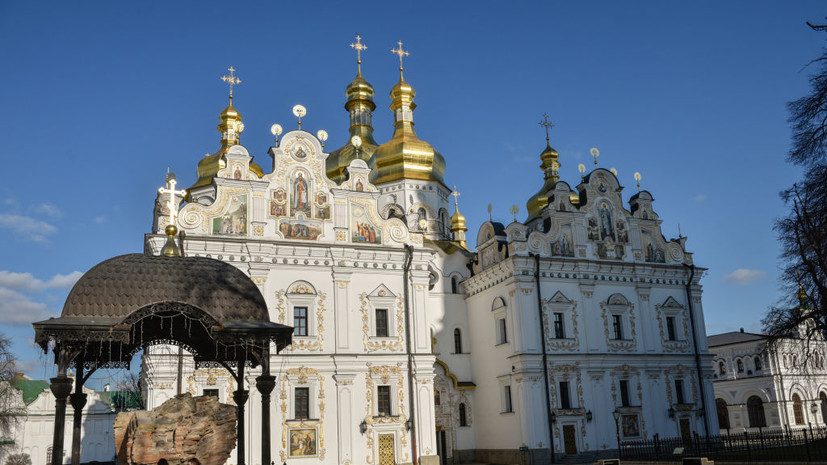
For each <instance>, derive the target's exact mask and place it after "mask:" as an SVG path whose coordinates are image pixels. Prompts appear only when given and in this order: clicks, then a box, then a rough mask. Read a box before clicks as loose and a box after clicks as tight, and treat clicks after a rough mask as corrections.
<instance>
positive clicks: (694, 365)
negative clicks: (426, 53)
mask: <svg viewBox="0 0 827 465" xmlns="http://www.w3.org/2000/svg"><path fill="white" fill-rule="evenodd" d="M373 95H374V91H373V88H372V87H371V86H370V84H368V83H367V81H366V80H365V79H364V78H363V76H362V74H361V71H360V72H359V73H358V75H357V77H356V79H355V80H354V81H353V82H351V83H350V84H349V85H348V86H347V103H346V105H345V108H346V109H347V110H348V112H349V113H350V121H351V128H350V132H351V134H350V135H351V136H358V138H354V137H351V139H350V140H349V141H348V142H347V143H346V144H345V145H344V146H343V147H341V148H340V149H337V150H334V151H332V152H329V153H328V152H325V149H324V145H323V144H324V141H325V140H326V138H327V135H326V133H318V134H317V135H314V134H312V133H310V132H307V131H306V130H305V129H306V128H301V129H297V130H292V131H289V132H287V133H286V134H283V135H281V132H280V128H274V133H275V134H278V135H280V136H281V138H280V140H279V139H278V135H277V141H276V144H275V145H274V146H273V147H270V148H269V150H268V151H267V153H268V154H269V156H270V157H271V158H272V164H270V163H269V162H268V163H267V165H268V169H266V170H264V169H262V168H261V166H260V165H259V164H257V163H256V162H254V161H253V157H252V156H251V155H250V153H249V152H248V150H247V149H246V148H245V147H244V146H242V145H240V142H239V141H240V139H239V138H240V134H241V133H242V131H243V124H242V123H241V115H240V114H239V112H238V111H237V110H236V109H235V108H234V107H233V106H232V95H231V96H230V99H231V100H230V105H229V106H228V107H227V108H226V109H225V110H224V111H223V112H222V113H221V123H220V125H219V126H218V130H219V132H221V134H222V141H221V142H222V144H221V147H220V149H219V150H218V151H217V152H216V153H214V154H212V155H208V156H206V157H204V158H202V159H201V160H200V161H199V162H198V170H197V173H198V178H197V180H196V181H195V183H194V184H193V185H192V186H191V187H190V188H189V189H187V191H186V194H185V196H186V203H185V204H183V202H181V198H180V197H179V196H173V201H174V205H175V206H174V207H173V210H174V211H175V212H176V215H177V217H176V218H175V221H176V223H177V226H178V228H179V230H181V231H183V232H184V233H185V235H184V236H183V237H179V238H178V240H179V242H180V243H181V244H182V248H183V251H184V254H185V255H188V256H193V255H194V256H205V257H212V258H216V259H219V260H225V261H227V262H229V263H232V264H234V265H235V266H238V267H239V268H240V269H242V270H244V271H245V272H247V273H248V274H249V276H250V277H251V278H252V279H253V280H254V281H255V282H256V283H257V284H258V285H259V286H260V290H261V292H262V294H263V295H264V297H265V299H266V301H267V303H268V306H269V308H270V316H271V318H272V319H273V321H276V322H279V323H283V324H287V325H290V326H293V327H295V328H296V329H295V332H294V336H293V345H292V347H291V348H289V349H287V350H285V351H283V352H282V353H281V354H280V355H278V356H275V355H274V356H273V359H272V362H271V366H272V367H273V372H274V374H276V375H277V376H278V382H277V386H276V390H275V391H274V393H273V399H274V404H275V405H274V406H273V407H274V408H273V409H272V412H273V413H272V419H273V422H274V428H273V431H274V433H273V434H274V437H273V438H272V439H273V441H272V443H273V457H274V459H275V460H276V461H286V462H288V463H294V461H295V462H296V463H305V464H315V463H324V464H341V465H349V464H352V463H358V464H365V463H366V464H369V465H388V464H391V463H411V462H412V461H414V460H416V461H420V462H422V463H423V464H424V465H432V464H436V463H437V462H438V461H442V463H451V462H465V461H478V462H487V463H516V462H517V461H519V460H522V459H524V458H527V457H528V455H531V456H532V457H533V458H534V459H542V458H544V457H545V458H548V456H549V453H550V442H549V437H550V436H551V435H553V438H554V439H553V448H554V451H555V453H556V454H563V453H567V454H574V453H583V452H592V453H593V452H596V451H606V450H610V449H614V448H616V447H617V442H616V438H615V436H616V433H619V435H620V436H621V438H649V437H652V435H654V434H656V433H659V434H660V435H661V436H664V435H667V436H676V435H680V434H691V433H692V432H697V433H700V434H704V433H705V432H706V430H707V429H709V430H711V431H717V430H718V427H717V422H716V420H715V416H714V415H711V414H709V412H711V410H710V409H711V408H712V406H713V401H714V397H713V391H712V385H711V382H710V379H711V377H712V372H711V371H710V369H709V367H710V357H709V354H708V351H707V347H706V337H705V327H704V320H703V308H702V305H701V287H700V284H699V280H700V277H701V274H702V273H701V271H702V270H701V269H698V270H696V269H695V268H694V267H693V266H692V263H693V261H692V254H690V253H688V252H687V251H686V249H685V243H686V239H685V238H678V239H672V240H667V239H665V238H664V237H663V236H662V234H661V230H660V220H659V219H658V215H657V214H656V213H655V211H654V210H653V208H652V201H653V198H652V196H651V195H650V194H649V193H648V192H646V191H641V192H639V193H637V194H635V195H633V196H632V197H631V198H629V199H627V201H628V207H626V206H624V199H623V196H622V193H621V191H622V187H621V186H620V185H619V183H618V180H617V178H616V176H615V175H614V174H613V173H611V172H610V171H607V170H604V169H595V170H594V171H592V172H591V173H588V174H585V175H584V176H583V178H582V180H581V182H580V184H579V185H577V186H576V188H575V189H571V188H570V187H569V185H568V184H566V183H565V182H562V181H559V178H558V174H557V170H558V168H559V166H560V160H559V156H558V154H557V152H556V151H554V150H553V149H552V148H551V147H550V146H547V147H546V150H545V151H543V153H542V154H541V160H542V163H543V171H544V176H545V183H544V185H543V188H542V189H541V190H540V191H539V192H538V193H537V195H535V196H534V197H532V198H531V199H530V200H529V202H528V210H529V212H528V213H529V217H528V219H527V220H526V221H525V222H524V223H520V222H516V221H515V222H512V223H511V224H509V225H508V226H507V227H504V226H503V225H501V224H500V223H496V222H493V221H492V222H487V223H485V224H484V225H483V226H482V227H481V228H480V230H479V232H478V234H477V241H476V249H477V251H476V253H474V252H471V251H469V250H468V248H467V244H466V239H465V230H466V229H465V219H464V217H462V215H460V214H459V212H458V211H457V210H456V208H457V207H456V203H455V209H454V213H453V216H450V217H449V212H450V205H449V202H450V194H451V189H449V188H448V187H447V183H446V182H445V179H444V176H445V159H444V158H443V156H442V155H441V154H439V152H437V151H436V150H435V149H434V148H433V147H432V146H431V145H429V144H428V143H427V142H424V141H422V140H421V139H419V138H418V137H417V135H416V134H415V133H414V130H413V110H414V108H416V105H415V103H414V95H415V92H414V90H413V88H412V87H411V86H410V85H409V84H408V83H407V82H405V81H404V79H403V78H402V74H401V69H400V80H399V82H398V84H396V85H395V86H394V87H393V89H392V90H391V99H392V101H393V103H392V104H391V110H392V111H393V112H394V122H395V123H394V126H395V132H394V135H393V137H392V138H391V140H389V141H387V142H385V143H377V142H375V141H374V140H373V135H372V132H373V130H372V118H373V115H372V111H373V110H374V109H375V105H374V104H373ZM431 111H434V110H433V109H432V110H431ZM298 113H301V111H299V112H298ZM196 150H197V149H196V148H193V151H194V152H195V151H196ZM563 162H565V160H564V161H563ZM259 163H260V160H259ZM528 175H529V176H532V174H530V173H528ZM459 181H460V180H458V182H457V184H459V183H460V182H459ZM558 181H559V182H558ZM465 182H466V183H470V182H474V181H473V180H465ZM538 184H539V181H538ZM167 187H168V188H174V185H170V184H168V186H167ZM169 200H170V194H168V193H162V194H159V195H158V197H157V199H156V204H155V211H154V224H153V231H152V233H150V234H148V235H147V236H146V249H147V251H148V252H149V253H154V254H158V253H160V252H161V250H162V248H163V245H164V243H165V240H166V237H165V236H164V234H163V233H164V230H165V227H166V226H167V225H168V224H169V223H170V221H171V217H170V214H171V210H170V208H169V207H168V202H169ZM535 256H536V257H538V258H537V259H535ZM538 267H539V275H538V274H537V270H538ZM408 270H409V271H408ZM538 283H539V286H538ZM538 303H540V308H538ZM693 341H698V343H697V344H694V343H693ZM543 347H545V349H546V353H545V354H543ZM143 367H144V376H145V382H146V386H147V387H146V389H147V396H146V398H147V399H148V407H149V408H152V407H154V406H157V405H160V403H162V402H163V401H164V400H166V399H168V398H170V397H172V396H174V395H175V394H176V393H177V392H179V390H180V391H187V392H191V393H193V394H197V395H199V394H211V395H217V396H219V398H220V399H221V400H222V401H224V402H231V401H232V396H231V392H232V391H233V390H234V389H236V386H234V382H233V380H232V379H231V377H230V376H229V375H228V374H227V373H226V372H224V371H222V370H217V369H199V370H194V366H193V365H192V363H191V361H189V360H186V359H185V361H184V362H183V363H181V364H180V365H179V357H178V349H176V348H170V347H165V346H158V347H156V348H154V349H152V350H150V351H148V352H147V354H146V355H145V356H144V360H143ZM179 373H180V375H179ZM256 376H257V373H256V372H255V371H253V372H252V373H249V375H248V380H247V381H248V383H249V386H253V385H254V384H255V381H254V379H255V377H256ZM179 386H180V388H179ZM258 405H260V398H259V394H258V392H257V391H256V390H255V389H254V388H253V389H251V390H250V400H249V401H248V403H247V412H248V415H247V419H246V421H248V422H249V425H248V427H247V431H249V435H248V437H247V442H248V444H247V445H246V450H247V451H248V458H247V461H248V463H251V464H256V463H258V460H259V459H258V457H260V444H261V441H260V438H259V437H257V436H256V435H257V434H260V432H258V430H257V428H255V427H254V425H258V424H259V421H260V419H259V417H258V415H260V413H259V411H258V407H257V406H258ZM549 407H550V408H549ZM705 413H706V415H705ZM615 415H616V416H617V417H615ZM550 431H551V435H550ZM231 460H235V458H233V459H231Z"/></svg>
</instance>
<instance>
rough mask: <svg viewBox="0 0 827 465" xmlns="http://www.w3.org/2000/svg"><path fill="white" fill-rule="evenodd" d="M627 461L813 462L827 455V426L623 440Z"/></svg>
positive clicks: (622, 448) (621, 454) (622, 451)
mask: <svg viewBox="0 0 827 465" xmlns="http://www.w3.org/2000/svg"><path fill="white" fill-rule="evenodd" d="M620 456H621V459H623V460H640V461H648V460H653V461H654V460H664V461H669V460H680V459H681V458H682V457H708V458H709V459H710V460H715V461H721V462H773V461H785V462H809V461H813V460H825V458H827V427H821V428H799V429H782V428H772V429H769V428H762V429H759V430H758V431H755V432H743V433H732V434H722V435H719V436H698V435H695V436H692V437H687V438H683V437H672V438H660V437H658V435H655V437H654V438H652V439H642V440H633V441H623V442H621V445H620Z"/></svg>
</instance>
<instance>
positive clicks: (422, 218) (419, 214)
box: [416, 208, 428, 231]
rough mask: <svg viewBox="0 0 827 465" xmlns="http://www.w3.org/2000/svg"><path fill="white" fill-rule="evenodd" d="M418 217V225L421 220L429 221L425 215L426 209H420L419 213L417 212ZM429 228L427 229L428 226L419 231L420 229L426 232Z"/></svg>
mask: <svg viewBox="0 0 827 465" xmlns="http://www.w3.org/2000/svg"><path fill="white" fill-rule="evenodd" d="M416 216H417V223H419V221H420V220H425V221H428V215H427V214H426V213H425V209H424V208H420V209H419V210H417V211H416ZM417 227H419V224H417ZM427 228H428V227H427V226H425V227H424V228H419V229H420V230H422V231H424V230H425V229H427Z"/></svg>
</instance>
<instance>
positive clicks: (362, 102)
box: [325, 65, 378, 184]
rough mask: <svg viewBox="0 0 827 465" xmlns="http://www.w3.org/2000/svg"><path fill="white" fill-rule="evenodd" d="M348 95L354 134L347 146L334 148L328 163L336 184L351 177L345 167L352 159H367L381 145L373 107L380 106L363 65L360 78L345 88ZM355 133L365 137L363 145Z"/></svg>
mask: <svg viewBox="0 0 827 465" xmlns="http://www.w3.org/2000/svg"><path fill="white" fill-rule="evenodd" d="M345 95H346V96H347V102H346V103H345V110H347V111H348V112H349V113H350V137H349V138H348V141H347V143H346V144H345V145H344V146H342V147H340V148H338V149H336V150H334V151H332V152H330V155H328V157H327V162H326V165H325V166H326V170H327V177H328V178H330V179H332V180H333V181H335V182H336V184H341V183H343V182H344V181H345V180H346V179H347V175H346V173H345V169H346V168H347V167H348V165H350V162H352V161H353V160H356V159H357V158H358V159H361V160H364V161H366V162H367V161H368V160H370V157H371V156H373V153H374V152H375V151H376V146H377V145H378V144H377V143H376V140H374V139H373V110H375V109H376V104H375V103H373V97H374V92H373V86H372V85H370V83H369V82H368V81H366V80H365V78H363V77H362V69H361V65H360V67H359V72H358V74H357V75H356V79H354V80H353V82H351V83H350V84H348V86H347V88H346V89H345ZM353 136H359V137H360V138H361V139H362V145H361V146H360V147H359V148H358V149H357V148H356V147H354V146H353V144H352V143H351V142H350V141H351V140H352V138H353Z"/></svg>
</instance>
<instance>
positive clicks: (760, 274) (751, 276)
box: [724, 268, 767, 286]
mask: <svg viewBox="0 0 827 465" xmlns="http://www.w3.org/2000/svg"><path fill="white" fill-rule="evenodd" d="M766 276H767V272H766V271H764V270H750V269H748V268H738V269H737V270H735V271H733V272H732V273H729V274H725V275H724V279H725V280H726V281H727V282H729V283H732V284H737V285H739V286H749V285H750V284H752V283H754V282H756V281H758V280H759V279H763V278H765V277H766Z"/></svg>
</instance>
